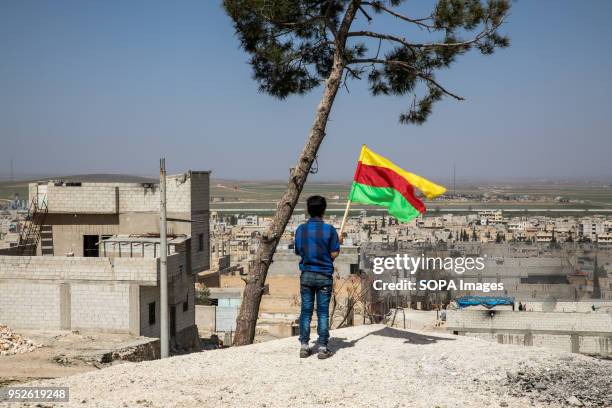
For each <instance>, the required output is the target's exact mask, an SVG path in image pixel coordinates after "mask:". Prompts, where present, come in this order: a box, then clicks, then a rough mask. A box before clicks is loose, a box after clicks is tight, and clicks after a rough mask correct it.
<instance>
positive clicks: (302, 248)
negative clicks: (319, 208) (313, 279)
mask: <svg viewBox="0 0 612 408" xmlns="http://www.w3.org/2000/svg"><path fill="white" fill-rule="evenodd" d="M337 251H340V241H339V239H338V233H337V232H336V229H335V228H334V227H333V226H332V225H330V224H326V223H324V222H323V220H322V219H321V218H318V217H317V218H311V219H309V220H308V221H307V222H306V223H304V224H302V225H300V226H299V227H298V229H297V230H296V231H295V253H296V255H299V256H301V257H302V260H301V261H300V270H301V271H302V272H303V271H309V272H318V273H323V274H326V275H332V274H333V273H334V260H333V259H332V257H331V253H332V252H337Z"/></svg>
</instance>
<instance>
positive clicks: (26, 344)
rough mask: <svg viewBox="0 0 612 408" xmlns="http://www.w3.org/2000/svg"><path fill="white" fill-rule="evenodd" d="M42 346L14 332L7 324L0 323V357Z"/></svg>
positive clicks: (26, 351) (27, 351)
mask: <svg viewBox="0 0 612 408" xmlns="http://www.w3.org/2000/svg"><path fill="white" fill-rule="evenodd" d="M39 347H42V345H40V344H35V343H34V342H33V341H32V340H30V339H27V338H25V337H24V336H22V335H20V334H17V333H15V332H14V331H12V330H11V329H10V328H9V327H8V326H4V325H1V324H0V357H2V356H10V355H13V354H23V353H29V352H31V351H34V350H36V349H37V348H39Z"/></svg>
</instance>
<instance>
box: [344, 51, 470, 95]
mask: <svg viewBox="0 0 612 408" xmlns="http://www.w3.org/2000/svg"><path fill="white" fill-rule="evenodd" d="M349 64H372V65H373V64H383V65H397V66H400V67H402V68H404V69H406V70H407V71H411V72H413V73H414V75H416V76H418V77H419V78H421V79H423V80H425V81H427V82H429V83H430V84H432V85H433V86H435V87H436V88H438V89H439V90H440V91H442V93H444V94H446V95H448V96H450V97H452V98H455V99H456V100H458V101H464V100H465V98H464V97H462V96H459V95H457V94H454V93H452V92H451V91H449V90H447V89H446V88H444V87H443V86H442V85H440V84H439V83H438V82H437V81H436V80H435V79H433V77H432V76H431V75H429V74H425V73H423V72H421V71H419V70H418V69H416V68H415V67H413V66H412V65H410V64H408V63H407V62H404V61H398V60H384V59H377V58H364V59H354V60H351V61H349Z"/></svg>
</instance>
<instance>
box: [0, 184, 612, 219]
mask: <svg viewBox="0 0 612 408" xmlns="http://www.w3.org/2000/svg"><path fill="white" fill-rule="evenodd" d="M285 188H286V185H285V183H283V182H254V181H227V180H212V181H211V191H210V195H211V198H212V204H211V208H212V209H213V210H220V211H224V212H226V211H227V212H234V211H235V212H237V213H240V212H247V213H248V212H254V213H262V214H267V213H271V212H272V211H273V209H274V208H275V207H276V202H277V200H278V199H279V198H280V197H281V196H282V194H283V192H284V191H285ZM349 188H350V184H349V183H307V184H306V186H305V187H304V190H303V192H302V195H301V197H300V202H299V204H298V210H302V209H303V208H304V206H305V199H306V198H307V197H308V196H310V195H313V194H320V195H323V196H325V197H326V198H327V200H328V208H329V210H330V212H334V213H341V212H342V210H344V207H345V205H346V198H347V194H348V191H349ZM27 190H28V188H27V182H1V183H0V199H11V198H12V197H13V196H14V194H15V193H17V194H19V196H20V197H21V198H26V197H27V195H28V191H27ZM457 193H458V194H464V195H470V194H471V195H482V194H485V193H486V194H497V195H509V196H524V195H528V196H530V197H535V198H538V199H539V200H538V201H518V200H512V201H508V200H492V201H482V200H467V201H466V200H448V199H438V200H435V201H433V202H426V205H427V207H428V209H429V211H430V213H431V212H436V211H442V212H448V211H453V210H456V211H457V212H462V211H471V210H472V209H474V210H476V209H486V208H496V209H497V208H499V209H504V210H509V211H513V210H514V211H515V212H516V211H521V210H527V211H529V212H534V211H543V212H545V211H546V210H555V211H559V212H568V213H569V212H571V211H572V210H576V211H577V212H579V211H583V210H592V211H598V210H601V212H608V211H610V210H612V187H611V186H610V185H609V184H603V183H599V184H595V183H563V184H561V183H530V184H527V183H524V184H520V183H508V184H501V183H500V184H495V185H494V184H463V185H460V186H458V187H457ZM559 196H560V197H563V198H564V199H567V200H572V202H569V203H566V202H563V203H559V202H556V201H554V198H555V197H559ZM353 209H354V210H360V209H368V210H376V209H375V208H373V207H368V206H360V205H354V206H353Z"/></svg>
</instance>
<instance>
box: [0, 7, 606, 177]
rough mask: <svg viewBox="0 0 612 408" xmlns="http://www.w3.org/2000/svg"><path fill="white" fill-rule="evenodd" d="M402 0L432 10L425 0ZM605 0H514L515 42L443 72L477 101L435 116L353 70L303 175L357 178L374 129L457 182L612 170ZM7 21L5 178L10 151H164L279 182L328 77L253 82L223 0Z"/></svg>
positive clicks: (55, 12)
mask: <svg viewBox="0 0 612 408" xmlns="http://www.w3.org/2000/svg"><path fill="white" fill-rule="evenodd" d="M403 7H404V9H405V10H406V12H407V13H408V14H410V15H424V14H427V13H428V12H429V11H430V10H431V1H423V2H418V3H415V4H413V3H412V2H407V3H406V5H405V6H403ZM611 13H612V2H608V1H604V0H593V1H590V2H588V3H583V2H576V1H572V0H563V1H561V0H560V1H555V0H543V1H538V2H530V1H515V2H513V10H512V13H511V15H510V18H509V20H508V22H507V24H505V26H504V28H503V30H502V32H504V33H508V34H509V35H510V37H511V47H510V48H509V49H506V50H500V51H498V52H497V53H495V54H494V55H492V56H488V57H483V56H480V55H477V54H470V55H469V56H466V57H462V58H459V59H458V62H457V64H456V65H454V66H453V67H452V68H451V69H450V70H448V71H445V72H442V73H441V74H440V75H439V77H438V79H439V81H440V82H442V83H443V84H444V85H445V86H446V87H447V88H449V89H451V90H453V91H455V92H457V93H459V94H461V95H462V96H464V97H465V98H466V101H464V102H456V101H452V100H445V101H443V102H442V103H440V104H438V105H436V106H435V107H434V112H433V114H432V116H431V118H430V120H429V121H428V122H427V123H426V124H425V125H424V126H420V127H418V126H404V125H400V124H398V115H399V114H400V113H401V112H402V111H405V110H406V109H407V107H408V105H409V103H410V100H408V99H399V98H394V97H376V98H374V97H371V96H369V94H368V92H367V88H366V84H364V83H359V82H352V83H350V84H349V89H350V93H348V92H347V91H346V90H345V89H342V90H341V91H340V93H339V95H338V97H337V99H336V101H335V105H334V108H333V110H332V115H331V120H330V122H329V125H328V128H327V137H326V139H325V141H324V143H323V145H322V147H321V150H320V154H319V158H318V164H319V172H318V174H316V175H311V176H310V177H309V181H310V182H325V181H328V182H331V181H340V182H345V181H347V182H348V181H350V179H351V177H352V175H353V172H354V169H355V164H356V161H357V156H358V152H359V149H360V146H361V144H362V143H367V144H368V145H369V146H370V147H371V148H372V149H373V150H375V151H376V152H377V153H379V154H381V155H383V156H387V157H388V158H389V159H391V160H393V161H394V162H396V163H397V164H398V165H400V166H401V167H403V168H405V169H407V170H409V171H412V172H415V173H417V174H420V175H422V176H424V177H427V178H429V179H432V180H435V181H438V182H441V183H448V182H449V181H450V180H451V179H452V171H453V165H454V164H455V165H456V169H457V181H458V183H459V182H462V181H465V182H470V181H472V182H497V183H504V182H509V181H511V180H524V181H529V180H531V181H534V180H545V179H548V180H557V181H562V180H602V181H603V180H608V182H609V179H610V177H611V176H612V160H610V153H611V152H612V137H611V135H612V116H611V115H610V112H609V111H610V106H612V103H611V102H612V101H611V99H612V96H611V95H612V81H611V80H610V74H609V73H610V72H612V55H611V54H610V53H607V52H605V50H606V49H608V48H609V44H610V42H612V32H611V31H610V30H608V28H607V27H608V21H607V20H608V16H609V15H610V14H611ZM362 20H363V18H362V17H359V21H358V22H357V24H364V22H363V21H362ZM0 33H1V34H2V35H0V52H1V53H2V55H3V62H2V64H0V89H2V92H0V105H1V106H2V109H0V140H1V143H0V180H6V179H7V178H9V177H10V173H11V170H10V161H11V157H14V175H15V177H16V178H24V177H26V178H27V177H28V175H31V176H32V177H33V178H36V177H41V175H52V176H54V175H57V176H61V175H71V174H92V173H94V174H95V173H118V174H134V175H144V176H153V177H156V175H157V166H158V159H159V158H160V157H162V156H164V157H166V158H167V163H168V170H169V172H170V173H178V172H181V171H184V170H186V169H189V168H191V169H194V170H195V169H203V170H212V171H213V177H218V178H220V179H230V180H249V179H250V180H253V181H273V180H279V181H282V182H285V181H286V180H285V175H287V174H288V169H289V168H290V167H291V166H293V165H294V163H295V161H296V159H297V156H298V154H299V152H300V151H301V149H302V147H303V145H304V142H305V140H306V137H307V134H308V131H309V128H310V124H311V121H312V118H313V115H314V112H315V109H316V106H317V104H318V102H319V98H320V95H321V88H318V89H316V90H314V91H313V92H311V93H310V94H308V95H306V96H303V97H291V98H289V99H287V100H285V101H278V100H275V99H273V98H271V97H269V96H267V95H264V94H261V93H259V92H258V91H257V84H256V83H255V82H254V81H253V80H252V79H251V69H250V66H249V65H248V64H247V61H248V58H249V57H248V55H247V54H246V53H244V52H243V51H242V50H240V49H239V47H238V40H237V38H236V37H235V35H234V33H233V28H232V26H231V22H230V20H229V18H228V17H227V16H225V15H224V13H223V10H222V9H221V6H220V3H219V2H197V1H185V2H181V4H180V6H178V5H177V4H175V3H167V2H158V1H151V2H147V3H136V2H134V3H132V2H129V3H125V2H119V1H108V2H93V3H83V2H75V1H65V0H62V1H59V0H58V1H56V2H52V3H51V2H36V1H32V0H24V1H18V2H17V1H6V2H2V3H0ZM606 106H607V107H606Z"/></svg>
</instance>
